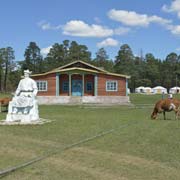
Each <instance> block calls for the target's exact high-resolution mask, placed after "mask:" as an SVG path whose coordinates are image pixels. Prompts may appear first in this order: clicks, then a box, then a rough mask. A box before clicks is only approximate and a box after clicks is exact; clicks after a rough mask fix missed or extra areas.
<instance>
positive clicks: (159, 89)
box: [152, 86, 167, 94]
mask: <svg viewBox="0 0 180 180" xmlns="http://www.w3.org/2000/svg"><path fill="white" fill-rule="evenodd" d="M152 91H153V93H154V94H162V93H164V94H167V89H166V88H164V87H162V86H156V87H154V88H152Z"/></svg>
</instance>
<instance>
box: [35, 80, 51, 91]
mask: <svg viewBox="0 0 180 180" xmlns="http://www.w3.org/2000/svg"><path fill="white" fill-rule="evenodd" d="M36 83H37V87H38V91H41V92H42V91H47V90H48V82H47V81H36ZM44 83H45V86H44ZM38 84H39V85H38ZM43 86H44V87H45V89H44V87H43Z"/></svg>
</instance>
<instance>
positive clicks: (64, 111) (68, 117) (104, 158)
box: [0, 94, 180, 180]
mask: <svg viewBox="0 0 180 180" xmlns="http://www.w3.org/2000/svg"><path fill="white" fill-rule="evenodd" d="M160 98H161V96H160V95H155V96H153V95H135V94H133V95H131V101H132V103H133V104H135V105H136V106H135V107H132V106H131V107H128V106H113V107H97V108H94V107H90V106H40V107H39V111H40V116H41V117H42V118H46V119H51V120H54V121H53V122H51V123H48V124H44V125H36V126H35V125H34V126H0V133H1V134H0V144H1V146H0V159H1V160H0V170H2V169H4V168H7V167H11V166H13V165H18V164H21V163H24V162H26V161H28V160H31V159H32V158H35V157H38V156H40V155H45V154H47V152H48V151H52V152H53V151H54V150H55V149H56V150H57V149H59V152H58V153H57V154H56V155H53V156H51V157H48V158H47V159H45V160H42V161H40V162H37V163H35V164H32V165H30V166H28V167H26V168H23V169H20V170H18V171H15V172H13V173H11V174H9V175H8V176H6V177H4V179H9V180H11V179H12V180H16V179H17V180H19V179H22V180H25V179H33V180H40V179H42V180H51V179H52V180H56V179H57V180H59V179H62V180H111V179H112V180H118V179H122V180H141V179H142V180H152V179H156V180H170V179H171V180H176V179H177V180H179V179H180V171H179V169H180V144H179V138H180V133H179V132H180V121H179V122H178V121H175V120H174V114H173V113H168V114H167V117H168V120H166V121H164V120H162V116H161V115H160V116H159V120H156V121H153V120H150V114H151V111H152V107H151V106H152V105H153V104H154V103H155V102H156V101H157V100H158V99H160ZM143 104H145V106H144V105H143ZM148 105H149V106H148ZM5 116H6V114H5V113H1V114H0V119H4V118H5ZM124 125H127V126H126V127H125V126H124ZM123 126H124V127H123ZM110 129H116V130H115V131H114V132H113V133H111V134H107V135H106V136H103V137H100V138H97V139H94V140H93V141H89V142H86V143H83V144H81V145H79V146H76V147H73V148H71V149H69V150H66V151H62V149H63V148H64V147H66V146H67V145H69V144H72V143H75V142H78V141H80V140H83V139H86V138H88V137H92V136H94V135H96V134H99V133H102V132H105V131H108V130H110Z"/></svg>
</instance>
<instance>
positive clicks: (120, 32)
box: [114, 27, 131, 35]
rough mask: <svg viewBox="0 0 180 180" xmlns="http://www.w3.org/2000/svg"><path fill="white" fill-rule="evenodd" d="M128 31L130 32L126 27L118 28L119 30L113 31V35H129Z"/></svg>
mask: <svg viewBox="0 0 180 180" xmlns="http://www.w3.org/2000/svg"><path fill="white" fill-rule="evenodd" d="M130 31H131V29H130V28H128V27H119V28H116V29H114V34H116V35H124V34H127V33H129V32H130Z"/></svg>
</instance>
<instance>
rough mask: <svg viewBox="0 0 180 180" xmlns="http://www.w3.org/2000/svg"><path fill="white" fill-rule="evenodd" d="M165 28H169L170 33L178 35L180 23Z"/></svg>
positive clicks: (179, 34)
mask: <svg viewBox="0 0 180 180" xmlns="http://www.w3.org/2000/svg"><path fill="white" fill-rule="evenodd" d="M167 29H168V30H170V31H171V33H172V34H174V35H177V36H180V25H170V26H168V27H167Z"/></svg>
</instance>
